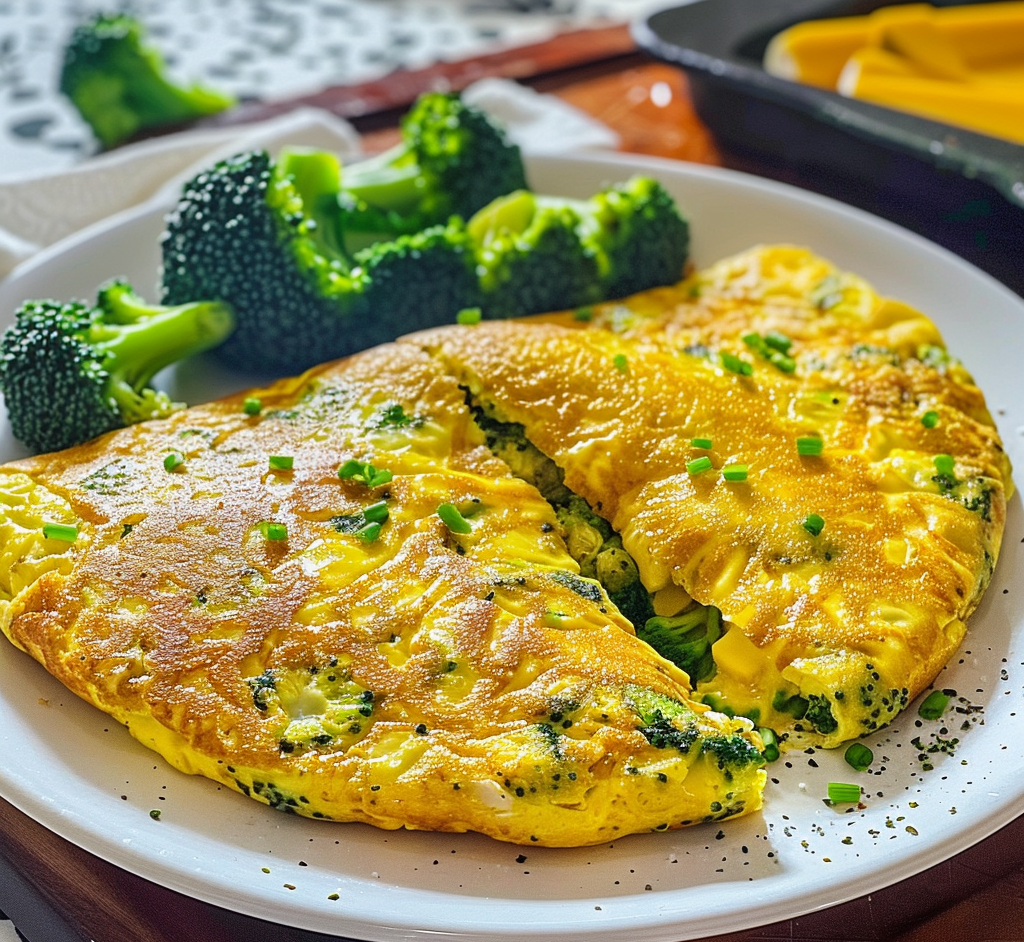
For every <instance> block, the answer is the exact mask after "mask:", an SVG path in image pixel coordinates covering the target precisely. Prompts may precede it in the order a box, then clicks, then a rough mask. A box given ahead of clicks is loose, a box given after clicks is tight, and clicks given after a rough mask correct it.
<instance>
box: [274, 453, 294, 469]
mask: <svg viewBox="0 0 1024 942" xmlns="http://www.w3.org/2000/svg"><path fill="white" fill-rule="evenodd" d="M294 463H295V459H294V458H293V457H292V456H291V455H271V456H270V470H271V471H291V469H292V465H293V464H294Z"/></svg>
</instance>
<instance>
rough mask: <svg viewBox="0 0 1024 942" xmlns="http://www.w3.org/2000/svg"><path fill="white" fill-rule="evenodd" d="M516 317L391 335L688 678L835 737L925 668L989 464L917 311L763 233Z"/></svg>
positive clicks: (953, 640)
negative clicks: (451, 380)
mask: <svg viewBox="0 0 1024 942" xmlns="http://www.w3.org/2000/svg"><path fill="white" fill-rule="evenodd" d="M541 320H542V321H544V322H543V323H536V324H534V325H532V326H531V327H529V328H526V329H524V327H522V326H520V325H513V324H508V323H493V324H487V325H481V326H480V327H478V328H476V329H474V330H472V331H454V330H450V329H439V330H436V331H432V332H428V333H424V334H422V335H420V336H419V337H417V338H415V339H416V340H417V342H419V343H420V345H421V346H422V348H423V349H426V350H428V351H430V352H431V353H432V354H433V355H434V356H436V357H439V358H440V359H441V360H442V361H443V362H444V364H445V366H446V369H447V370H448V372H449V373H451V374H452V375H454V376H456V377H457V378H458V380H459V382H460V384H462V385H463V386H464V387H465V388H466V390H467V395H468V396H469V397H470V400H471V402H472V403H473V404H474V406H475V408H477V409H478V410H479V411H480V413H481V414H482V415H483V416H485V419H486V422H487V423H489V428H490V429H491V437H490V441H491V443H492V445H493V446H494V448H495V449H496V452H497V453H499V454H502V455H503V456H504V457H506V459H507V460H509V461H510V462H512V464H513V465H516V464H518V465H519V466H520V467H521V469H522V470H521V473H522V474H523V475H524V476H525V477H526V478H527V479H528V480H533V481H534V483H535V484H537V485H538V486H539V487H540V488H541V489H542V490H543V491H544V492H545V493H547V494H548V496H549V497H551V498H552V499H553V500H554V502H555V504H556V505H557V506H559V507H560V508H561V516H562V519H563V522H564V523H565V525H566V526H567V527H568V528H569V531H570V532H569V540H568V545H569V548H570V549H571V550H572V549H575V550H576V552H575V556H576V558H577V559H579V560H581V561H582V562H583V565H584V570H583V571H584V572H585V573H587V574H591V575H594V576H596V577H598V578H599V579H600V580H601V581H602V582H603V583H604V584H605V585H606V586H608V588H609V589H610V590H611V594H612V598H613V599H614V600H615V601H616V602H617V603H619V604H620V607H622V608H623V610H624V611H627V612H628V613H629V614H630V618H631V621H632V622H633V623H634V624H635V626H636V628H637V631H638V633H639V635H640V636H641V637H642V638H646V639H647V640H648V641H649V642H650V643H651V644H652V645H654V646H655V647H656V648H658V649H659V650H661V652H662V653H663V654H666V655H667V656H669V657H671V658H672V659H673V660H674V661H675V662H676V663H677V664H679V665H680V666H682V667H683V668H684V669H685V670H686V671H687V674H688V675H689V677H690V680H691V682H692V683H693V685H694V688H695V696H696V698H697V699H699V700H701V701H702V702H704V703H707V704H710V705H712V706H714V707H715V709H718V710H722V711H724V712H726V713H728V714H730V715H743V716H747V717H749V718H751V719H753V720H754V721H755V722H757V723H758V724H759V725H760V726H762V727H766V728H768V729H771V730H772V731H773V732H774V733H775V734H776V735H777V736H778V738H779V740H780V741H781V743H782V744H783V746H784V747H790V748H791V747H795V746H799V747H808V746H823V747H834V746H837V745H839V744H840V743H842V742H844V741H846V740H850V739H853V738H855V737H858V736H861V735H865V734H867V733H870V732H873V731H875V730H877V729H879V728H880V727H882V726H884V725H885V724H886V723H888V722H890V721H891V720H892V719H893V718H894V717H895V716H896V715H897V714H898V713H899V711H900V710H901V709H903V708H904V707H905V706H906V705H907V703H908V702H909V701H910V700H911V699H913V698H914V697H915V696H916V695H917V694H918V693H920V692H921V691H922V690H924V689H925V688H926V687H927V686H928V685H929V684H930V683H931V681H932V680H933V679H934V677H935V676H936V674H937V673H938V672H939V670H940V669H941V668H942V666H943V665H944V664H945V663H946V661H947V660H948V659H949V658H950V656H951V655H952V653H953V652H954V651H955V650H956V649H957V647H958V646H959V645H960V643H961V641H962V640H963V638H964V635H965V631H966V620H967V617H968V616H969V615H970V613H971V612H972V611H973V610H974V609H975V607H976V606H977V604H978V601H979V600H980V598H981V596H982V593H983V592H984V590H985V588H986V586H987V585H988V584H989V581H990V579H991V576H992V571H993V568H994V566H995V562H996V558H997V556H998V553H999V545H1000V538H1001V536H1002V532H1003V528H1004V525H1005V519H1006V502H1007V499H1008V497H1009V496H1010V495H1011V494H1012V490H1013V482H1012V479H1011V476H1010V466H1009V461H1008V459H1007V457H1006V455H1005V453H1004V451H1003V448H1002V445H1001V443H1000V440H999V436H998V433H997V431H996V428H995V425H994V423H993V421H992V418H991V416H990V414H989V412H988V411H987V409H986V406H985V402H984V397H983V395H982V393H981V391H980V390H979V389H978V387H977V386H976V385H975V383H974V382H973V380H972V379H971V377H970V375H969V374H968V373H967V371H966V370H965V369H964V367H963V366H962V365H961V364H960V363H959V362H958V361H957V360H956V359H955V358H954V357H952V356H951V355H950V354H949V353H948V352H947V350H946V349H945V347H944V345H943V341H942V338H941V336H940V334H939V332H938V330H937V328H936V327H935V325H934V324H933V323H932V322H931V321H930V320H929V319H928V318H927V317H926V316H925V315H923V314H922V313H920V312H919V311H917V310H915V309H913V308H912V307H910V306H908V305H906V304H903V303H901V302H899V301H896V300H893V299H889V298H882V297H880V296H879V295H878V294H877V293H876V292H875V291H874V290H873V289H872V288H871V286H870V285H868V284H867V283H866V282H865V281H864V280H863V279H861V278H859V277H857V276H855V275H852V274H849V273H846V272H842V271H840V270H838V269H837V268H836V267H835V266H834V265H832V264H830V263H829V262H827V261H825V260H824V259H821V258H819V257H817V256H815V255H814V254H813V253H811V252H810V251H807V250H805V249H801V248H797V247H792V246H762V247H757V248H755V249H752V250H751V251H748V252H745V253H742V254H740V255H738V256H735V257H733V258H728V259H725V260H723V261H721V262H719V263H718V264H715V265H713V266H711V267H710V268H709V269H707V270H706V271H702V272H699V273H696V274H694V275H693V276H691V277H690V278H688V279H687V280H686V281H684V282H682V283H681V284H679V285H676V286H672V287H669V288H660V289H655V290H652V291H649V292H646V293H644V294H642V295H636V296H634V297H632V298H629V299H627V300H626V301H624V302H619V303H609V304H605V305H602V306H598V307H594V308H592V309H591V308H588V309H585V310H583V311H577V312H571V313H566V314H562V315H555V316H550V317H546V318H542V319H541ZM527 364H528V366H527ZM566 495H571V497H567V496H566ZM603 556H609V557H610V558H608V559H606V560H603V559H602V557H603ZM602 562H604V566H603V568H604V570H605V571H604V573H602V572H601V569H602Z"/></svg>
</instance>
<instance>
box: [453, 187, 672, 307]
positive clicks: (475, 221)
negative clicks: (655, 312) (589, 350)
mask: <svg viewBox="0 0 1024 942" xmlns="http://www.w3.org/2000/svg"><path fill="white" fill-rule="evenodd" d="M467 228H468V229H469V233H470V235H471V236H472V237H473V239H474V242H475V243H476V251H477V261H478V265H479V271H480V273H481V275H480V277H481V290H482V294H483V299H482V302H481V305H482V307H483V311H484V314H485V315H486V316H489V317H507V316H510V315H522V314H534V313H541V312H544V311H554V310H566V309H569V308H576V307H582V306H584V305H587V304H592V303H595V302H597V301H603V300H608V299H613V298H621V297H625V296H626V295H629V294H634V293H636V292H638V291H643V290H646V289H647V288H653V287H655V286H658V285H667V284H674V283H675V282H677V281H678V280H679V279H680V278H681V277H682V275H683V266H684V265H685V263H686V259H687V255H688V253H689V226H688V224H687V222H686V220H685V219H683V217H682V216H681V215H680V213H679V210H678V208H677V207H676V205H675V202H674V200H673V199H672V197H671V196H670V195H669V194H668V192H667V191H666V190H665V189H664V187H662V186H661V184H660V183H658V182H657V181H656V180H653V179H651V178H649V177H634V178H633V179H631V180H629V181H627V182H626V183H623V184H619V185H616V186H612V187H609V188H607V189H605V190H602V191H601V192H599V193H597V194H596V195H594V196H592V197H591V198H590V199H589V200H571V199H561V198H557V197H551V196H542V195H538V194H535V193H530V192H527V191H518V192H516V193H512V194H509V195H508V196H504V197H501V198H499V199H497V200H495V201H493V202H491V203H490V204H488V205H487V206H485V207H484V208H483V209H481V210H480V211H479V212H478V213H476V214H475V215H474V216H473V217H472V218H471V219H470V220H469V222H468V224H467Z"/></svg>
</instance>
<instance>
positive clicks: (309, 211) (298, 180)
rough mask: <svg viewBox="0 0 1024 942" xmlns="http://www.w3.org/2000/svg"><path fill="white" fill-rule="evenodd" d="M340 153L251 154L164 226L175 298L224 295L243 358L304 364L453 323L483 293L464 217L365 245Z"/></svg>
mask: <svg viewBox="0 0 1024 942" xmlns="http://www.w3.org/2000/svg"><path fill="white" fill-rule="evenodd" d="M340 186H341V167H340V164H339V162H338V159H337V157H336V156H335V155H333V154H329V153H325V152H321V151H308V152H300V151H286V152H284V153H282V155H281V156H280V157H279V158H278V159H277V160H276V161H273V160H271V158H270V156H269V155H268V154H267V153H265V152H254V153H249V154H241V155H238V156H236V157H232V158H229V159H227V160H224V161H221V162H219V163H217V164H216V165H214V166H213V167H212V168H210V169H209V170H206V171H204V172H203V173H200V174H199V175H198V176H197V177H195V178H194V179H193V180H192V181H191V182H189V183H188V184H186V186H185V190H184V192H183V194H182V197H181V200H180V201H179V203H178V205H177V207H176V208H175V209H174V211H173V212H172V213H171V214H170V215H169V216H168V217H167V229H166V232H165V233H164V237H163V303H164V304H183V303H186V302H187V301H190V300H192V299H195V298H205V297H213V298H221V299H223V300H225V301H227V302H228V303H229V304H231V306H232V308H233V309H234V312H235V317H236V319H237V321H238V329H237V330H236V331H235V333H234V334H233V335H232V336H231V338H230V339H229V340H228V341H227V343H225V344H223V345H222V346H221V347H219V348H218V350H217V351H216V353H217V356H218V357H219V358H220V359H222V360H224V361H225V362H227V363H230V364H231V365H233V366H236V367H240V368H243V369H248V370H270V371H279V372H281V371H284V372H293V371H297V370H301V369H304V368H306V367H308V366H312V365H313V364H314V363H318V362H321V361H324V360H329V359H332V358H334V357H339V356H343V355H345V354H348V353H351V352H353V351H355V350H359V349H362V348H365V347H368V346H372V345H373V344H375V343H379V342H381V341H382V340H388V339H392V338H393V337H395V336H396V335H397V334H399V333H402V332H404V331H407V330H409V329H410V328H413V327H420V326H423V327H425V326H431V325H437V324H441V323H449V322H451V321H453V320H454V319H455V314H456V312H457V311H459V310H460V309H462V308H467V307H472V306H474V304H475V302H476V298H477V286H476V276H475V274H474V271H473V258H472V252H471V251H470V250H469V243H468V237H467V236H466V234H465V229H464V227H463V226H462V225H461V224H460V223H459V222H458V221H457V220H453V221H452V222H449V223H445V224H439V225H436V226H431V227H428V228H427V229H424V230H422V231H419V232H415V233H412V234H407V235H402V236H399V237H397V238H395V239H393V240H391V241H387V242H380V243H375V244H372V245H370V246H368V247H366V248H362V249H359V250H356V251H353V250H352V248H351V247H350V245H349V243H348V240H347V230H346V228H345V223H346V218H347V217H346V216H345V214H344V213H342V212H341V211H340V208H339V203H338V195H339V193H340Z"/></svg>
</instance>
